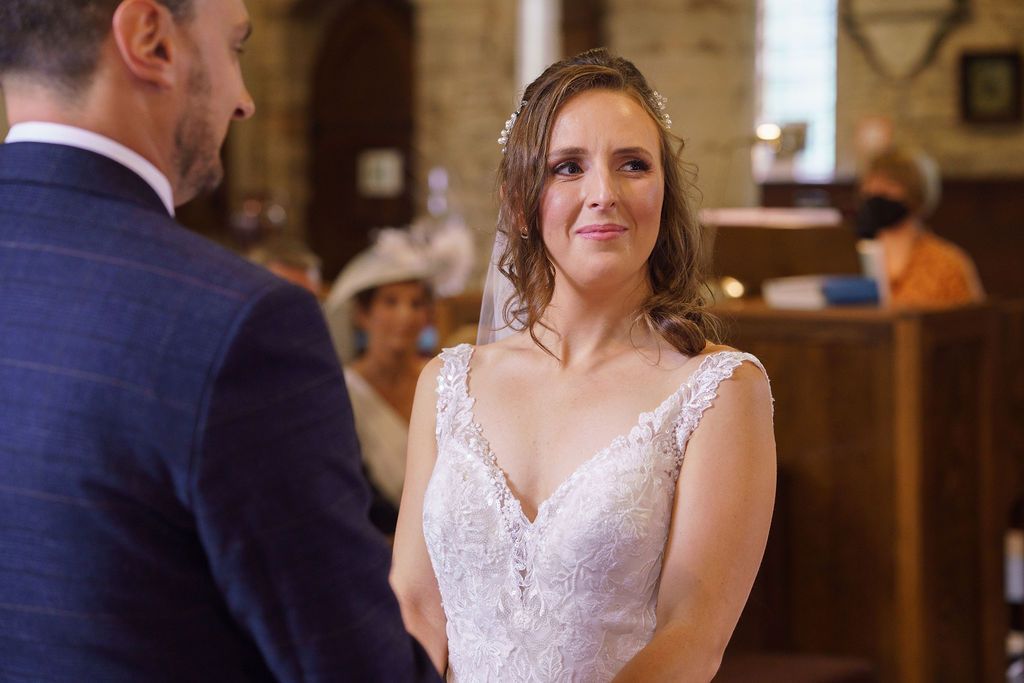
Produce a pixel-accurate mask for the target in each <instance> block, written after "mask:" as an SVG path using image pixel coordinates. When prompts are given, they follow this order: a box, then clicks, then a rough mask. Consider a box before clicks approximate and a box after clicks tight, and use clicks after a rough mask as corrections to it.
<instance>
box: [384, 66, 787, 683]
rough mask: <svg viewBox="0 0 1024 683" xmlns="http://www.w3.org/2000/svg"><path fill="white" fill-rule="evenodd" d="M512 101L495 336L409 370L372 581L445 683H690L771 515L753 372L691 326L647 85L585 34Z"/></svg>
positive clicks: (764, 419)
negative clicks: (401, 464) (397, 504)
mask: <svg viewBox="0 0 1024 683" xmlns="http://www.w3.org/2000/svg"><path fill="white" fill-rule="evenodd" d="M523 99H524V102H523V103H522V105H521V106H520V110H519V111H518V112H517V114H516V115H515V116H513V118H512V119H510V121H509V123H508V124H507V125H506V129H505V132H504V133H503V135H502V138H501V141H500V142H501V143H502V144H503V145H504V156H503V158H502V161H501V165H500V168H499V172H498V183H499V192H500V197H501V209H500V214H499V226H498V228H499V235H498V237H499V247H500V248H501V253H500V258H499V259H498V264H499V266H500V269H501V272H502V273H503V274H504V276H505V277H507V279H508V280H509V281H510V282H511V285H512V289H513V290H514V291H513V296H512V298H511V299H510V300H509V303H508V306H507V307H502V306H500V305H499V309H500V314H501V316H503V317H504V321H505V322H506V323H508V325H507V328H508V329H506V330H505V331H506V332H511V334H506V335H505V337H504V338H503V339H501V340H500V341H497V342H495V343H493V344H488V345H485V346H478V347H476V348H474V347H472V346H469V345H463V346H459V347H456V348H453V349H447V350H445V351H444V352H442V354H441V355H440V356H439V357H438V358H435V359H434V360H433V361H431V362H430V363H429V364H428V366H427V367H426V368H425V370H424V372H423V374H422V375H421V377H420V381H419V386H418V388H417V394H416V399H415V405H414V408H413V416H412V422H411V427H410V439H409V444H410V446H409V455H408V466H407V472H406V484H405V491H404V494H403V497H402V504H401V512H400V516H399V522H398V529H397V535H396V540H395V551H394V565H393V568H392V576H391V580H392V584H393V586H394V589H395V592H396V593H397V595H398V597H399V601H400V603H401V606H402V613H403V616H404V618H405V620H406V624H407V626H408V628H409V630H410V631H411V632H412V634H413V635H415V636H416V637H417V638H418V639H419V641H420V642H421V643H422V644H423V645H424V646H425V647H426V649H427V651H428V652H429V653H430V655H431V657H432V659H433V661H434V663H435V664H436V665H437V666H438V668H439V669H440V670H442V671H447V676H448V679H449V680H457V681H563V680H572V681H588V682H589V681H610V680H615V681H652V680H659V681H661V680H666V681H667V680H671V681H708V680H710V679H711V678H712V677H713V676H714V675H715V672H716V671H717V669H718V665H719V662H720V660H721V657H722V653H723V651H724V650H725V647H726V644H727V643H728V641H729V638H730V636H731V634H732V631H733V629H734V628H735V625H736V622H737V620H738V619H739V616H740V612H741V611H742V609H743V606H744V603H745V602H746V600H747V596H748V594H749V592H750V588H751V585H752V584H753V581H754V577H755V575H756V574H757V570H758V566H759V565H760V562H761V557H762V554H763V552H764V546H765V541H766V538H767V535H768V527H769V523H770V521H771V515H772V507H773V502H774V495H775V442H774V436H773V431H772V407H771V395H770V391H769V386H768V382H767V378H766V376H765V374H764V370H763V368H761V365H760V363H759V362H758V361H757V359H756V358H754V357H753V356H750V355H749V354H742V353H740V352H738V351H735V350H732V349H729V348H727V347H723V346H717V345H714V344H712V343H709V342H708V341H707V338H708V337H712V336H713V334H712V325H711V321H710V318H709V316H708V315H707V314H706V313H705V312H704V310H703V309H702V300H701V297H700V295H699V293H698V288H699V286H700V277H701V273H700V267H699V266H700V260H701V259H700V256H701V247H700V233H699V227H698V225H697V224H696V223H695V221H694V219H693V217H692V215H691V213H690V211H689V207H688V206H687V201H688V199H687V195H686V186H685V184H684V183H685V181H684V175H683V173H682V171H681V170H680V168H679V147H678V146H677V141H678V139H677V138H674V137H673V136H672V135H671V134H670V133H669V130H668V129H669V126H670V125H671V121H670V120H669V118H668V116H667V114H666V113H665V111H664V102H665V101H664V99H663V98H662V97H661V96H660V95H659V94H658V93H657V92H655V91H653V90H652V89H651V88H650V86H648V84H647V82H646V80H645V79H644V77H643V76H642V75H641V74H640V72H639V71H638V70H637V69H636V67H634V66H633V65H632V64H631V63H630V62H628V61H626V60H624V59H621V58H618V57H614V56H612V55H610V54H609V53H607V52H606V51H604V50H595V51H590V52H586V53H583V54H581V55H579V56H577V57H575V58H572V59H568V60H565V61H562V62H559V63H557V64H554V65H553V66H551V67H549V68H548V69H547V71H545V72H544V73H543V74H542V75H541V76H540V77H539V78H538V79H537V80H536V81H534V82H533V83H532V84H531V85H530V86H529V87H528V88H527V89H526V92H525V93H524V97H523ZM499 289H500V288H499ZM481 324H484V323H481ZM638 415H639V417H637V416H638ZM684 456H685V457H684Z"/></svg>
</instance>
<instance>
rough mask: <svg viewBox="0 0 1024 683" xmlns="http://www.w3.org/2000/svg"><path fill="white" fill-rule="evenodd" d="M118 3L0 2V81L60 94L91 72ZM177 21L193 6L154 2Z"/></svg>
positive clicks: (174, 0)
mask: <svg viewBox="0 0 1024 683" xmlns="http://www.w3.org/2000/svg"><path fill="white" fill-rule="evenodd" d="M121 1H122V0H0V78H3V77H5V76H7V75H9V74H31V75H32V76H36V77H39V78H42V79H44V81H46V82H49V83H50V84H52V85H56V86H59V87H62V88H63V89H65V90H69V91H76V90H78V89H79V88H81V87H82V86H83V85H84V84H85V83H86V82H87V81H88V79H89V77H90V76H92V74H93V72H94V71H95V70H96V64H97V61H98V60H99V48H100V44H101V43H102V42H103V40H104V39H105V38H106V37H107V35H108V34H109V33H110V24H111V20H112V19H113V17H114V11H115V10H116V9H117V7H118V5H120V4H121ZM156 1H157V2H159V3H160V4H161V5H163V6H164V7H166V8H167V9H168V10H170V12H171V14H172V15H173V16H174V18H175V19H176V20H178V21H182V20H185V19H188V18H190V16H191V13H192V10H193V7H192V5H193V0H156Z"/></svg>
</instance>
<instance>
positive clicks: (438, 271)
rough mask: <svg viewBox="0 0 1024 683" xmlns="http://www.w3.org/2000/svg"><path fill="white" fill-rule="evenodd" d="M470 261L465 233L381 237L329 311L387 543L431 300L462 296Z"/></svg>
mask: <svg viewBox="0 0 1024 683" xmlns="http://www.w3.org/2000/svg"><path fill="white" fill-rule="evenodd" d="M472 261H473V245H472V236H471V235H470V234H469V233H468V231H466V230H465V229H464V228H459V227H450V228H445V229H443V230H442V231H441V232H439V233H435V234H434V239H427V238H426V237H424V236H422V235H417V233H416V232H415V231H413V232H410V231H406V230H396V229H387V230H382V231H381V233H380V236H379V238H378V240H377V241H376V243H375V244H374V245H373V246H372V247H371V248H370V249H368V250H367V251H364V252H363V253H361V254H359V255H358V256H356V257H355V258H354V259H353V260H352V261H351V262H350V263H349V264H348V265H347V266H346V267H345V269H344V270H343V271H342V273H341V275H340V276H339V277H338V279H337V281H336V282H335V284H334V286H333V287H332V288H331V291H330V294H329V295H328V297H327V301H326V303H325V306H324V308H325V313H326V315H327V321H328V326H329V327H330V330H331V335H332V337H333V338H334V343H335V348H336V350H337V352H338V355H339V358H340V359H341V362H342V363H343V364H344V371H345V380H346V382H347V384H348V390H349V395H350V396H351V398H352V410H353V413H354V414H355V421H356V433H357V434H358V436H359V442H360V446H361V449H362V453H363V464H364V466H365V468H366V473H367V478H368V479H369V481H370V484H371V486H372V488H373V490H374V502H373V505H372V507H371V510H370V517H371V520H372V521H373V523H374V524H375V525H376V526H377V527H378V528H379V529H380V530H381V531H383V532H384V533H386V534H388V535H394V532H395V523H396V522H397V520H398V504H399V502H400V501H401V498H402V484H403V482H404V481H405V451H406V445H407V442H408V437H409V418H410V416H411V415H412V402H413V397H414V395H415V393H416V382H417V380H418V379H419V376H420V372H421V371H422V370H423V367H424V366H425V365H426V363H427V361H428V360H429V359H430V356H431V355H433V353H434V351H435V348H434V347H435V346H436V344H435V343H433V342H432V341H431V340H430V339H429V337H428V335H427V334H426V333H427V332H428V328H429V325H430V322H431V317H432V310H433V295H434V292H435V291H437V292H438V293H444V294H448V295H452V294H455V293H458V291H461V289H462V287H463V286H464V284H465V280H466V276H468V274H469V271H470V270H471V268H472Z"/></svg>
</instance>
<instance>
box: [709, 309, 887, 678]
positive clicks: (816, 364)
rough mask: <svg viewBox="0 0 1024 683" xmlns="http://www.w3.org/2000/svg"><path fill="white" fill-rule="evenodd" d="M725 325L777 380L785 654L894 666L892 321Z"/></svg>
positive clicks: (737, 320)
mask: <svg viewBox="0 0 1024 683" xmlns="http://www.w3.org/2000/svg"><path fill="white" fill-rule="evenodd" d="M727 320H728V321H729V327H730V328H731V329H732V330H733V333H732V335H731V336H730V338H729V341H730V343H733V344H735V345H736V346H738V347H740V348H743V349H744V350H748V351H751V352H752V353H754V354H756V355H757V356H758V357H759V358H761V360H762V362H764V364H765V367H766V368H767V370H768V372H769V374H770V375H771V377H772V381H773V384H772V388H773V393H774V395H775V399H776V413H775V425H776V436H777V440H778V453H779V467H780V471H782V472H784V473H785V476H784V479H785V481H786V486H785V491H784V494H783V496H780V503H779V507H778V508H777V515H779V516H780V518H781V525H782V526H783V528H784V537H785V539H787V540H788V544H789V547H788V548H787V549H786V554H785V567H786V572H787V574H786V579H785V582H786V585H785V587H784V588H783V589H782V590H783V592H784V593H785V595H786V599H787V601H788V605H787V609H786V615H785V616H786V617H787V619H786V621H787V622H788V623H784V624H775V625H773V626H774V627H775V628H777V629H781V630H783V631H784V632H785V634H786V638H785V640H786V641H787V642H786V643H785V645H784V646H782V647H785V648H786V649H792V650H797V651H804V652H815V653H827V654H839V655H842V654H847V655H863V654H865V653H869V654H871V655H873V656H872V659H877V660H887V661H892V660H893V656H892V650H893V649H894V648H895V641H896V637H895V629H894V622H895V618H896V603H895V600H896V587H895V583H894V581H895V577H894V572H893V570H892V567H893V565H894V563H895V561H896V559H895V548H894V544H893V543H892V538H893V535H894V533H895V532H894V529H893V519H894V517H895V511H894V509H893V504H894V503H893V501H894V494H893V490H894V486H895V482H894V471H893V469H892V454H891V449H890V445H889V439H888V435H889V434H890V433H891V415H892V412H893V411H892V396H891V390H890V387H891V376H892V368H891V363H890V359H891V357H892V345H893V337H892V330H891V326H890V325H889V321H888V319H887V318H886V317H884V316H878V315H870V314H869V315H868V319H867V320H866V321H851V320H842V319H833V320H824V321H823V320H822V319H820V317H819V316H814V315H801V314H799V313H793V314H790V315H782V316H779V315H777V314H776V313H775V312H771V311H767V310H766V311H764V313H763V314H755V313H751V312H749V311H748V312H747V313H746V314H744V315H743V316H742V317H739V316H730V317H729V318H727ZM865 501H870V504H866V503H865ZM851 625H855V627H851ZM889 678H890V680H891V679H892V676H890V677H889Z"/></svg>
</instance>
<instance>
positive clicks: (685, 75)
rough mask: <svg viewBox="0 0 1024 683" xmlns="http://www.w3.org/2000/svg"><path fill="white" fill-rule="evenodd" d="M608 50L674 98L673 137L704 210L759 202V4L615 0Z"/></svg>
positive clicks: (739, 0)
mask: <svg viewBox="0 0 1024 683" xmlns="http://www.w3.org/2000/svg"><path fill="white" fill-rule="evenodd" d="M607 6H608V16H607V18H606V27H605V33H606V35H607V36H608V39H609V47H610V48H611V49H612V50H614V51H615V52H617V53H619V54H621V55H622V56H623V57H626V58H627V59H629V60H631V61H632V62H634V63H635V64H636V65H637V67H639V68H640V70H641V71H643V72H644V74H645V75H646V76H647V78H648V80H649V81H650V82H651V84H652V85H653V86H654V88H656V89H657V90H659V91H660V92H661V93H662V94H663V95H665V96H666V97H667V98H668V111H669V114H670V115H671V117H672V121H673V131H674V132H675V133H676V134H677V135H679V136H681V137H682V138H683V139H684V140H686V142H687V151H686V153H685V158H686V159H687V160H688V161H690V162H692V163H694V164H696V165H697V169H698V180H697V187H698V189H699V190H700V191H701V193H702V194H703V197H704V200H703V205H704V206H705V207H719V206H748V205H751V204H752V203H753V202H754V201H755V199H756V192H755V187H754V181H753V178H752V176H751V170H750V147H749V143H748V141H749V139H750V137H751V135H752V131H753V126H754V101H755V99H754V98H755V80H754V79H755V56H756V55H755V46H756V40H755V39H756V34H757V2H756V0H609V1H608V2H607Z"/></svg>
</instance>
